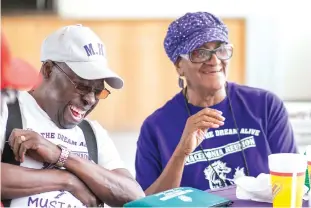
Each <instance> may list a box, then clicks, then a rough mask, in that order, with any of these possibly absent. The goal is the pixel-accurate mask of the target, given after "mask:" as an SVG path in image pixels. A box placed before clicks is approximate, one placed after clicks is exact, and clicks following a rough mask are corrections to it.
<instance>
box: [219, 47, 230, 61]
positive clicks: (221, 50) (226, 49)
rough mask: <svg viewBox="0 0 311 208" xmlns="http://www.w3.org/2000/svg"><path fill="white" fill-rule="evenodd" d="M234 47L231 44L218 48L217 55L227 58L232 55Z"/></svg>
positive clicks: (222, 58) (223, 58)
mask: <svg viewBox="0 0 311 208" xmlns="http://www.w3.org/2000/svg"><path fill="white" fill-rule="evenodd" d="M232 54H233V48H232V46H230V45H224V46H221V47H219V48H218V49H216V56H217V58H219V59H220V60H227V59H229V58H231V57H232Z"/></svg>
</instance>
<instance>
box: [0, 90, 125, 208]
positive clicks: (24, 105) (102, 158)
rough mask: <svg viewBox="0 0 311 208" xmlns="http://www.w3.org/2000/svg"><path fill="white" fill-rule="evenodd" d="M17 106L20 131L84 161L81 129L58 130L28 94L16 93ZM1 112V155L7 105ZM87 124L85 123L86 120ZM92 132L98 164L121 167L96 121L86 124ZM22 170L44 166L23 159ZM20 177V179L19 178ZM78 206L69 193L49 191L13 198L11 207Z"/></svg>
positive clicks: (85, 153)
mask: <svg viewBox="0 0 311 208" xmlns="http://www.w3.org/2000/svg"><path fill="white" fill-rule="evenodd" d="M18 100H19V105H20V109H21V115H22V123H23V129H31V130H33V131H35V132H37V133H39V134H41V135H42V136H43V137H44V138H46V139H48V140H49V141H51V142H53V143H54V144H61V145H64V146H66V147H67V148H69V149H70V150H71V151H72V153H73V154H77V155H79V156H81V157H84V158H88V152H87V147H86V143H85V138H84V135H83V132H82V130H81V129H80V128H79V127H78V126H76V127H75V128H73V129H60V128H58V127H57V126H56V125H55V124H54V123H53V122H52V120H51V119H50V117H49V116H48V115H47V114H46V112H45V111H43V110H42V109H41V108H40V106H39V105H38V104H37V102H36V101H35V99H34V98H33V97H32V96H31V95H30V94H29V93H28V92H19V95H18ZM2 107H3V109H2V110H3V111H2V113H1V116H0V118H1V119H0V125H1V128H0V131H1V134H0V137H1V138H0V139H1V153H2V152H3V148H4V143H5V129H6V123H7V118H8V108H7V106H6V105H5V106H2ZM88 121H89V120H88ZM89 123H90V124H91V126H92V129H93V131H94V133H95V136H96V140H97V147H98V164H99V165H101V166H103V167H104V168H106V169H108V170H113V169H117V168H124V164H123V162H122V161H121V159H120V156H119V154H118V152H117V149H116V147H115V146H114V143H113V142H112V140H111V139H110V137H109V136H108V133H107V131H106V130H105V129H103V127H102V126H101V125H100V124H99V123H98V122H96V121H89ZM21 166H23V167H29V168H35V169H42V168H44V164H43V163H41V162H38V161H35V160H33V159H31V158H30V157H27V156H26V157H25V160H24V162H23V163H21ZM21 177H22V176H21ZM69 206H71V207H82V206H83V205H82V203H81V202H80V201H79V200H78V199H76V198H75V197H74V196H73V195H72V194H71V193H69V192H66V191H65V192H63V191H53V192H47V193H42V194H37V195H33V196H29V197H22V198H17V199H13V200H12V202H11V207H69Z"/></svg>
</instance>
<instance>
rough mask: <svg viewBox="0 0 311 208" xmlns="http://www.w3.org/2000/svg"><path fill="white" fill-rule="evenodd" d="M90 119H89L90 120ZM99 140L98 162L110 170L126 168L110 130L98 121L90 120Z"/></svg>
mask: <svg viewBox="0 0 311 208" xmlns="http://www.w3.org/2000/svg"><path fill="white" fill-rule="evenodd" d="M88 121H89V120H88ZM89 122H90V124H91V126H92V128H93V130H94V133H95V136H96V140H97V148H98V164H99V165H100V166H102V167H104V168H106V169H108V170H114V169H118V168H125V166H124V163H123V161H122V160H121V158H120V155H119V153H118V151H117V148H116V147H115V145H114V143H113V141H112V139H111V138H110V137H109V135H108V132H107V131H106V130H105V129H104V128H103V127H102V126H101V125H100V124H99V123H98V122H97V121H89Z"/></svg>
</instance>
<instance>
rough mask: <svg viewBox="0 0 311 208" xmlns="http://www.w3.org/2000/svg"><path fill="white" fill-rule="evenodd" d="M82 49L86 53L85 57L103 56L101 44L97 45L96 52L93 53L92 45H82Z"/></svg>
mask: <svg viewBox="0 0 311 208" xmlns="http://www.w3.org/2000/svg"><path fill="white" fill-rule="evenodd" d="M83 47H84V49H85V52H86V54H87V56H93V55H101V56H104V49H103V44H101V43H97V48H98V50H97V51H94V49H93V44H92V43H89V44H87V45H84V46H83Z"/></svg>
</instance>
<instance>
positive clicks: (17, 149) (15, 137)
mask: <svg viewBox="0 0 311 208" xmlns="http://www.w3.org/2000/svg"><path fill="white" fill-rule="evenodd" d="M9 145H10V146H11V148H12V150H13V152H14V155H15V159H16V160H17V161H20V162H24V159H25V154H27V155H28V156H29V157H31V158H33V159H35V160H37V161H40V162H47V163H50V164H54V163H56V162H57V161H58V158H59V156H60V154H61V149H60V148H59V147H58V146H56V145H55V144H53V143H52V142H50V141H49V140H47V139H45V138H43V137H42V136H41V135H40V134H38V133H36V132H34V131H31V130H23V129H14V130H13V131H12V133H11V135H10V137H9Z"/></svg>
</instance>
